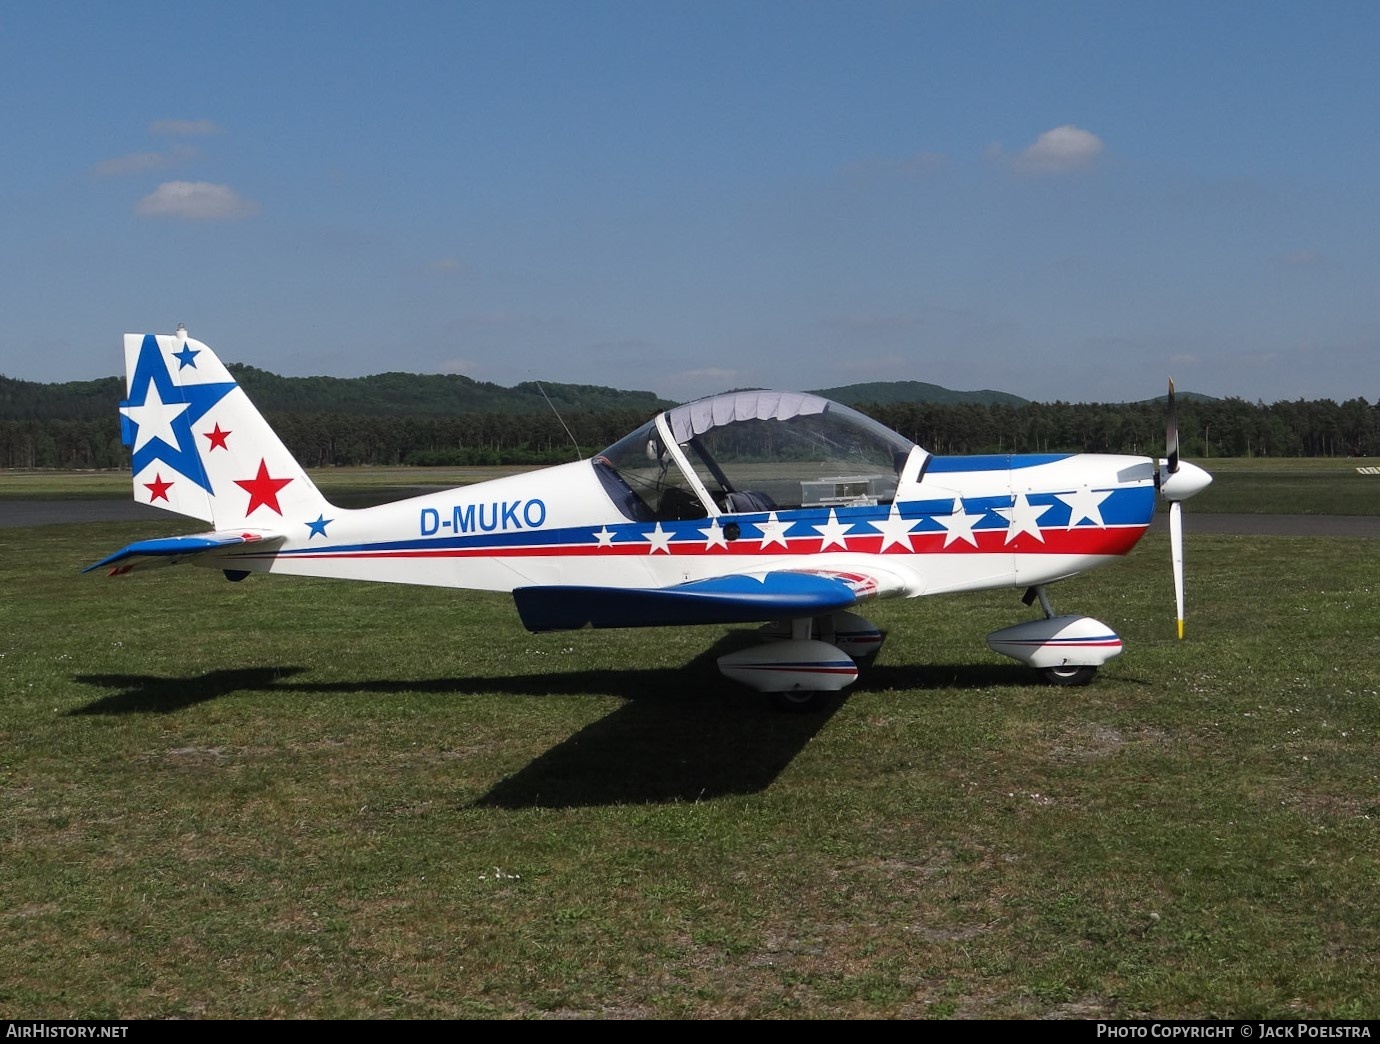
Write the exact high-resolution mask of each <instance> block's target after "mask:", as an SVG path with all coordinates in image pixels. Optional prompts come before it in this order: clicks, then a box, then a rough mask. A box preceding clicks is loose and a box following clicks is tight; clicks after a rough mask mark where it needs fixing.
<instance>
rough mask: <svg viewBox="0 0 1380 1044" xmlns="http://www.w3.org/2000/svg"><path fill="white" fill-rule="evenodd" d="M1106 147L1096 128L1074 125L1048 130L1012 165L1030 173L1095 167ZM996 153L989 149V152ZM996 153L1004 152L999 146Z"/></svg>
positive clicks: (1022, 152) (1018, 154)
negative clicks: (1089, 129) (1096, 132)
mask: <svg viewBox="0 0 1380 1044" xmlns="http://www.w3.org/2000/svg"><path fill="white" fill-rule="evenodd" d="M1105 148H1106V146H1105V145H1104V144H1103V143H1102V139H1101V138H1099V137H1098V136H1097V135H1096V134H1094V133H1092V131H1085V130H1083V129H1082V128H1081V127H1075V126H1073V124H1071V123H1069V124H1065V125H1064V126H1062V127H1055V128H1054V129H1053V130H1047V131H1045V132H1044V133H1043V134H1041V135H1040V136H1039V137H1038V138H1036V139H1035V141H1034V144H1032V145H1030V146H1029V147H1028V148H1026V149H1024V150H1023V151H1021V152H1019V153H1017V154H1016V157H1015V158H1014V159H1013V160H1012V166H1014V167H1015V168H1016V169H1017V170H1020V171H1025V172H1026V173H1030V174H1060V173H1063V172H1065V171H1070V170H1080V169H1082V168H1083V167H1087V166H1091V165H1092V163H1093V161H1095V160H1096V159H1097V157H1098V156H1099V155H1100V154H1101V153H1102V150H1103V149H1105ZM993 154H994V153H993V152H992V149H991V148H989V149H988V155H989V156H991V155H993ZM996 155H1000V147H999V146H998V147H997V152H996Z"/></svg>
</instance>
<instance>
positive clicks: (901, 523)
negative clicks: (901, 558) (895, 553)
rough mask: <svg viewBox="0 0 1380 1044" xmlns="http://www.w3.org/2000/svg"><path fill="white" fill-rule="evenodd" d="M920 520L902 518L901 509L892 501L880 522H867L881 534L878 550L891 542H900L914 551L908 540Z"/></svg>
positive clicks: (884, 548)
mask: <svg viewBox="0 0 1380 1044" xmlns="http://www.w3.org/2000/svg"><path fill="white" fill-rule="evenodd" d="M921 521H922V520H921V519H918V518H912V519H905V518H902V517H901V509H900V508H899V507H897V506H896V504H895V503H893V504H892V505H891V512H890V513H889V514H888V515H887V516H886V518H884V519H882V520H881V521H880V522H871V521H869V522H868V523H867V524H868V525H869V526H871V527H872V528H873V529H875V530H876V531H877V532H879V533H881V534H882V546H881V549H880V550H882V551H885V550H886V549H887V548H889V547H890V546H891V545H892V544H900V545H901V546H903V547H904V548H905V549H906V550H907V551H914V550H915V548H914V547H913V546H912V545H911V542H910V534H911V532H912V531H913V530H914V529H915V527H916V526H918V525H920V523H921Z"/></svg>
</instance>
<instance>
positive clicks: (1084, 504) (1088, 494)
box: [1054, 486, 1112, 529]
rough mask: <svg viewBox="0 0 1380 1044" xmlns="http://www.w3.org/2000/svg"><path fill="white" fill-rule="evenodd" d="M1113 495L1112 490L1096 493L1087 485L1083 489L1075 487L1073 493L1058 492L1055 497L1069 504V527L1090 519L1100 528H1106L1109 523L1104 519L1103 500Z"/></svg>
mask: <svg viewBox="0 0 1380 1044" xmlns="http://www.w3.org/2000/svg"><path fill="white" fill-rule="evenodd" d="M1111 495H1112V491H1111V490H1107V491H1106V492H1105V493H1094V492H1093V491H1092V490H1091V489H1089V488H1088V487H1087V486H1084V487H1083V488H1082V489H1075V490H1074V491H1073V492H1072V493H1056V494H1054V496H1055V499H1057V500H1062V501H1063V502H1064V503H1065V504H1067V505H1068V506H1069V528H1070V529H1072V528H1073V527H1074V526H1076V525H1078V523H1079V522H1082V521H1083V519H1085V518H1086V519H1088V520H1089V521H1091V522H1092V524H1093V525H1095V526H1097V527H1098V528H1099V529H1106V528H1107V523H1106V522H1103V521H1102V502H1103V501H1104V500H1106V499H1107V498H1108V497H1110V496H1111Z"/></svg>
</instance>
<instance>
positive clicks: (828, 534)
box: [810, 508, 853, 551]
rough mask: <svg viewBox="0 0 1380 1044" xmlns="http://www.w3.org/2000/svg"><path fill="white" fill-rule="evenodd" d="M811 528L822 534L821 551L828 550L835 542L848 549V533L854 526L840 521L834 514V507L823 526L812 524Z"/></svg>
mask: <svg viewBox="0 0 1380 1044" xmlns="http://www.w3.org/2000/svg"><path fill="white" fill-rule="evenodd" d="M810 528H811V529H813V530H814V531H815V532H816V533H818V534H819V535H820V543H819V549H820V550H821V551H828V550H829V548H831V547H833V546H834V545H835V544H838V546H839V547H841V548H843V549H844V550H845V551H847V550H848V540H847V534H848V531H849V530H850V529H852V528H853V527H852V525H849V524H845V523H843V522H840V521H839V520H838V516H837V515H836V514H834V509H833V508H830V509H829V521H827V522H825V523H824V525H822V526H811V527H810Z"/></svg>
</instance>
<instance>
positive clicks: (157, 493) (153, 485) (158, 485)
mask: <svg viewBox="0 0 1380 1044" xmlns="http://www.w3.org/2000/svg"><path fill="white" fill-rule="evenodd" d="M144 485H145V486H147V487H148V491H149V503H150V504H152V503H153V502H154V501H155V500H168V490H170V489H172V487H173V484H172V483H171V482H164V481H163V475H162V473H161V472H160V473H156V474H155V475H154V476H153V481H152V482H145V483H144ZM168 503H172V501H168ZM280 513H281V512H280Z"/></svg>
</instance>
